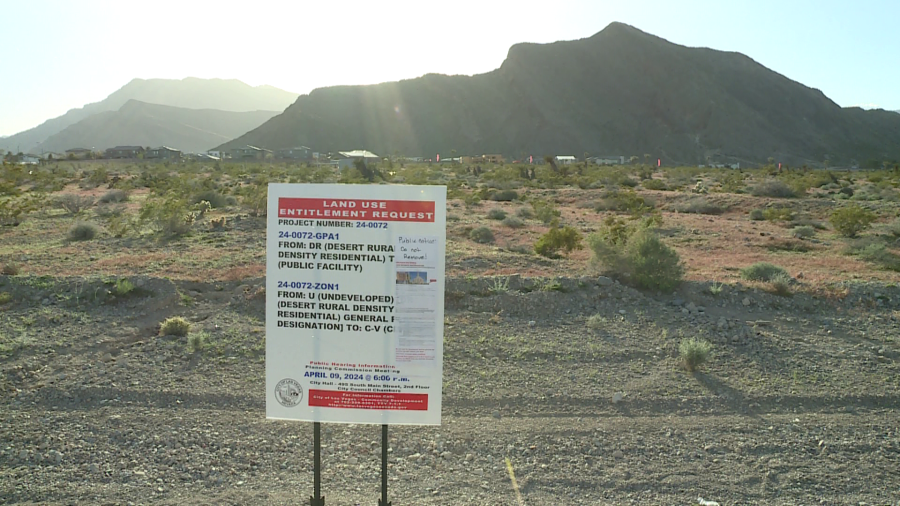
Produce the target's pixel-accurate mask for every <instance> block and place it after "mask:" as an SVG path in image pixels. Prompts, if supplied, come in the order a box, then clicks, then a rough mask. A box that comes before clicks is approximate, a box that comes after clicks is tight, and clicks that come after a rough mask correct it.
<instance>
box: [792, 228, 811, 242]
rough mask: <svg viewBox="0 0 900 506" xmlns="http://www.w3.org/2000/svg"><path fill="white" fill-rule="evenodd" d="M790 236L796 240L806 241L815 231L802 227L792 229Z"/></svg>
mask: <svg viewBox="0 0 900 506" xmlns="http://www.w3.org/2000/svg"><path fill="white" fill-rule="evenodd" d="M791 235H792V236H794V237H796V238H797V239H807V238H809V237H812V236H814V235H816V229H815V228H813V227H811V226H809V225H802V226H799V227H794V230H791Z"/></svg>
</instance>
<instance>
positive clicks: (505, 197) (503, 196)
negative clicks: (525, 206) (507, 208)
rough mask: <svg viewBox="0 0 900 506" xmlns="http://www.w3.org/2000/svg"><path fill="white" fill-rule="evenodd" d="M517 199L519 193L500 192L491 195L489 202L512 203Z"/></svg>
mask: <svg viewBox="0 0 900 506" xmlns="http://www.w3.org/2000/svg"><path fill="white" fill-rule="evenodd" d="M518 199H519V193H518V192H516V191H515V190H500V191H498V192H495V193H494V194H492V195H491V200H493V201H496V202H512V201H513V200H518Z"/></svg>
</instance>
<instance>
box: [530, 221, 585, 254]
mask: <svg viewBox="0 0 900 506" xmlns="http://www.w3.org/2000/svg"><path fill="white" fill-rule="evenodd" d="M581 239H582V236H581V233H580V232H578V230H575V229H574V228H573V227H569V226H566V227H563V228H561V229H560V228H557V227H553V228H551V229H550V230H549V231H548V232H547V233H546V234H544V235H542V236H541V237H540V238H539V239H538V240H537V242H536V243H535V244H534V251H535V253H537V254H538V255H541V256H544V257H547V258H556V257H558V256H559V251H560V250H562V252H563V254H565V255H566V256H568V255H569V253H571V252H572V251H574V250H578V249H582V248H583V247H584V246H582V244H581Z"/></svg>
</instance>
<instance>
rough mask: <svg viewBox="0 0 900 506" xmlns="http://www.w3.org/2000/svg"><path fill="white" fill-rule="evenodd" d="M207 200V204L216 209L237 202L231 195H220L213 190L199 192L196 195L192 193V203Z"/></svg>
mask: <svg viewBox="0 0 900 506" xmlns="http://www.w3.org/2000/svg"><path fill="white" fill-rule="evenodd" d="M203 201H206V202H209V206H210V207H211V208H213V209H218V208H220V207H226V206H233V205H235V204H237V199H236V198H234V197H233V196H231V195H222V194H221V193H219V192H217V191H215V190H206V191H204V192H200V193H198V194H197V195H194V198H193V200H192V203H193V204H199V203H200V202H203Z"/></svg>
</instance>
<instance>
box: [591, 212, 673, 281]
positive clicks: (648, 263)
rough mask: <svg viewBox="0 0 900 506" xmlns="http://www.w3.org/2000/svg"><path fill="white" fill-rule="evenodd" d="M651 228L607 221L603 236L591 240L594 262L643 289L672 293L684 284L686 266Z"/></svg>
mask: <svg viewBox="0 0 900 506" xmlns="http://www.w3.org/2000/svg"><path fill="white" fill-rule="evenodd" d="M651 225H652V222H632V223H631V224H628V223H626V222H624V221H622V220H620V219H616V218H613V217H609V218H607V220H606V221H605V222H604V226H603V227H602V228H601V229H600V231H599V232H597V233H593V234H590V235H589V236H588V245H589V246H590V248H591V251H592V253H593V256H592V259H591V260H592V262H593V263H595V264H600V265H602V266H603V267H604V268H605V269H606V270H607V271H612V272H615V273H617V274H623V275H625V277H626V278H627V280H629V281H630V282H631V283H633V284H635V285H637V286H638V287H640V288H645V289H651V290H659V291H663V292H671V291H672V290H674V289H675V288H677V287H678V285H679V284H681V281H682V279H683V277H684V266H683V265H682V264H681V258H680V257H679V256H678V252H676V251H675V250H674V249H672V248H670V247H669V246H667V245H666V244H665V243H664V242H662V240H661V239H660V238H659V236H658V235H656V233H655V232H653V230H651V229H650V228H649V227H650V226H651Z"/></svg>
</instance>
